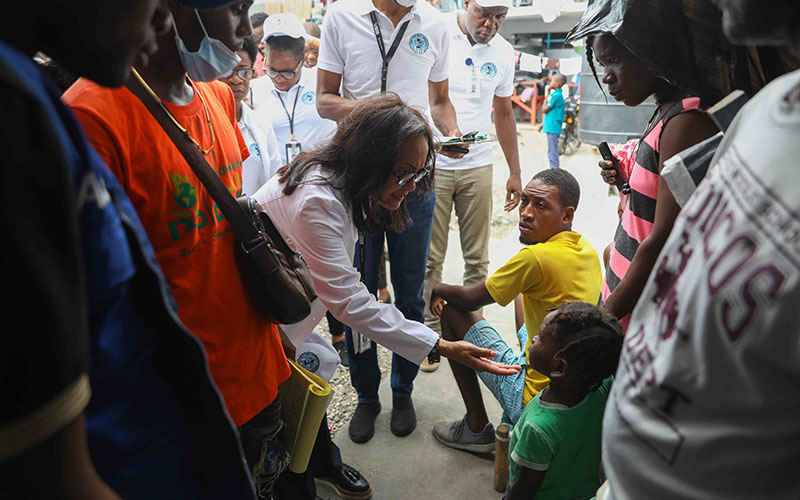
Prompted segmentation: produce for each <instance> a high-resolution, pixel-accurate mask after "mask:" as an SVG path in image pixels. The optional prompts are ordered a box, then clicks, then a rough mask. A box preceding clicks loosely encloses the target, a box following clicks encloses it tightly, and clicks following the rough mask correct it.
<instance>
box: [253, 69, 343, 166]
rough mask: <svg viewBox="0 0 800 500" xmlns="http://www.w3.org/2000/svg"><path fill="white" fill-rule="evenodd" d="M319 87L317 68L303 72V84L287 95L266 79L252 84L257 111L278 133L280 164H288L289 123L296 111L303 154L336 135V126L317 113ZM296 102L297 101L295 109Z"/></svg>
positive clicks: (276, 133)
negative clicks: (317, 89) (317, 88)
mask: <svg viewBox="0 0 800 500" xmlns="http://www.w3.org/2000/svg"><path fill="white" fill-rule="evenodd" d="M316 85H317V68H303V69H302V73H301V74H300V80H298V82H297V83H296V84H295V85H294V86H293V87H292V88H290V89H289V90H287V91H285V92H282V91H280V90H277V89H276V88H275V85H273V83H272V80H270V79H269V77H266V76H265V77H262V78H258V79H256V80H253V81H252V82H251V86H252V87H253V102H254V104H255V111H256V113H258V114H259V115H260V116H262V117H263V118H264V119H265V120H267V121H268V122H269V123H271V124H272V129H273V130H275V137H276V138H277V141H278V147H279V148H280V157H281V162H282V163H281V164H285V163H287V161H288V160H287V158H286V143H288V142H289V140H290V139H291V135H292V133H291V128H292V127H290V120H289V117H290V116H291V114H292V109H294V135H295V138H296V140H297V141H298V142H299V143H300V146H301V148H302V150H303V151H310V150H311V149H314V148H315V147H317V146H320V145H321V144H323V143H325V142H326V141H327V140H328V139H330V138H331V137H333V134H335V133H336V122H335V121H333V120H326V119H325V118H322V117H321V116H319V113H317V91H316ZM295 99H297V106H296V107H295V104H294V102H295ZM281 100H283V105H281ZM283 106H286V109H285V110H284V108H283ZM287 112H288V114H287Z"/></svg>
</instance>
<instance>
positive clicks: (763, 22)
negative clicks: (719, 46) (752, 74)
mask: <svg viewBox="0 0 800 500" xmlns="http://www.w3.org/2000/svg"><path fill="white" fill-rule="evenodd" d="M715 2H716V3H717V5H719V7H720V9H722V29H723V30H724V31H725V35H726V36H727V37H728V39H730V40H731V41H732V42H733V43H737V44H744V43H752V44H755V45H783V44H787V43H788V44H791V45H793V46H794V47H799V48H800V13H798V8H797V7H798V5H797V1H796V0H758V1H755V0H715Z"/></svg>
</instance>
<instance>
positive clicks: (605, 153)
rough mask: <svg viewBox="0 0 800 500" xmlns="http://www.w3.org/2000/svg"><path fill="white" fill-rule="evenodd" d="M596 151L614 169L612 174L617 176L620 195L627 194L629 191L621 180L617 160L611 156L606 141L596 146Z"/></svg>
mask: <svg viewBox="0 0 800 500" xmlns="http://www.w3.org/2000/svg"><path fill="white" fill-rule="evenodd" d="M597 149H598V150H599V151H600V156H602V157H603V159H604V160H606V161H610V162H611V166H612V167H614V173H616V174H617V189H619V191H620V193H627V192H628V191H630V188H629V187H628V183H627V182H625V181H624V180H623V179H622V169H621V168H620V166H619V162H618V161H617V158H616V157H615V156H614V155H613V154H611V149H610V148H609V147H608V143H607V142H606V141H603V142H601V143H600V144H598V145H597Z"/></svg>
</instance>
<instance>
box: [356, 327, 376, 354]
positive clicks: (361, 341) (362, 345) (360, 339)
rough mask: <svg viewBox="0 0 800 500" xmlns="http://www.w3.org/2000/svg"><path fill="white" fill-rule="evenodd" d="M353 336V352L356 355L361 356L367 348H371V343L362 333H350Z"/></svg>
mask: <svg viewBox="0 0 800 500" xmlns="http://www.w3.org/2000/svg"><path fill="white" fill-rule="evenodd" d="M352 335H353V352H355V353H356V354H362V353H365V352H367V351H369V348H370V347H372V341H371V340H370V339H368V338H367V337H365V336H364V334H363V333H361V332H357V331H355V330H353V331H352Z"/></svg>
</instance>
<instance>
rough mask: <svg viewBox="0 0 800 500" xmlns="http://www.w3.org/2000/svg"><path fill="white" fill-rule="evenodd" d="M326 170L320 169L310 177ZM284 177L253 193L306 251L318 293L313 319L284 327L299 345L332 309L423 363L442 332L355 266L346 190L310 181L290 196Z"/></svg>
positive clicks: (356, 327)
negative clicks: (385, 294) (387, 299)
mask: <svg viewBox="0 0 800 500" xmlns="http://www.w3.org/2000/svg"><path fill="white" fill-rule="evenodd" d="M322 175H323V174H322V173H321V172H320V171H319V170H314V171H312V172H311V173H310V174H309V176H308V179H312V180H313V179H321V178H322ZM278 179H279V176H275V177H273V178H272V179H270V180H269V181H267V183H266V184H265V185H264V186H263V187H262V188H261V189H259V190H258V192H256V194H255V195H254V196H253V197H254V198H255V199H256V200H257V201H258V202H259V203H260V204H261V205H262V206H263V207H264V210H266V211H267V213H268V214H269V216H270V218H272V221H273V222H274V223H275V225H276V226H277V227H278V229H279V230H280V231H281V232H282V233H283V234H284V235H286V236H288V237H289V238H291V240H292V241H293V243H294V245H295V246H296V247H297V250H298V251H299V252H300V253H301V254H302V255H303V258H304V259H305V260H306V262H307V263H308V267H309V268H310V269H311V275H312V277H313V279H314V286H315V287H316V290H317V296H318V298H317V300H316V301H314V303H313V304H312V308H311V314H310V315H309V317H308V318H306V319H305V320H303V321H301V322H300V323H297V324H294V325H282V326H281V329H283V331H284V332H285V333H286V334H287V335H288V336H289V338H290V339H291V340H292V342H293V343H294V344H295V345H298V344H299V343H301V342H302V341H303V340H304V339H305V338H306V337H308V335H309V334H310V333H311V331H312V330H313V329H314V327H315V326H316V325H317V324H318V323H319V321H320V320H321V319H322V317H323V316H324V315H325V312H326V311H327V310H330V312H331V314H333V316H334V317H336V319H338V320H339V321H341V322H342V323H345V324H347V325H350V326H351V327H352V328H353V329H354V330H358V331H359V332H361V333H363V334H364V335H366V336H367V337H368V338H370V339H371V340H373V341H375V342H377V343H379V344H381V345H383V346H384V347H386V348H388V349H390V350H391V351H392V352H394V353H396V354H398V355H400V356H402V357H404V358H406V359H407V360H409V361H411V362H413V363H416V364H420V363H421V362H422V360H423V359H425V356H427V354H428V352H430V350H431V348H433V346H434V344H436V341H437V340H438V338H439V336H438V335H437V334H436V332H434V331H433V330H431V329H430V328H428V327H426V326H425V325H423V324H422V323H418V322H416V321H410V320H408V319H406V318H405V317H404V316H403V314H402V313H401V312H400V311H399V310H398V309H397V308H396V307H395V306H394V305H392V304H383V303H381V302H378V301H377V299H376V298H375V296H374V295H372V294H371V293H369V290H367V287H366V286H365V285H364V284H363V283H361V280H360V275H359V273H358V270H356V268H355V267H354V266H353V257H354V254H355V244H356V240H357V237H358V233H357V231H356V228H355V225H354V224H353V221H352V219H351V217H350V213H349V211H348V209H347V208H346V207H345V205H344V203H343V201H342V199H343V198H342V197H343V195H342V193H341V191H340V190H338V189H334V188H332V187H331V186H329V185H327V184H305V185H301V186H299V187H298V188H297V190H296V191H295V192H294V193H292V194H291V195H290V196H286V195H284V194H283V187H284V185H283V184H281V183H280V182H279V180H278Z"/></svg>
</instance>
